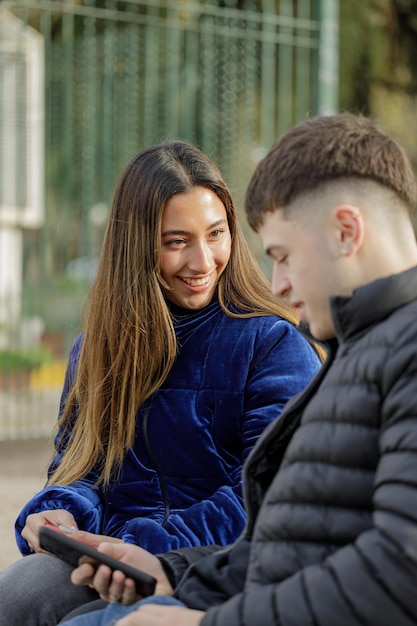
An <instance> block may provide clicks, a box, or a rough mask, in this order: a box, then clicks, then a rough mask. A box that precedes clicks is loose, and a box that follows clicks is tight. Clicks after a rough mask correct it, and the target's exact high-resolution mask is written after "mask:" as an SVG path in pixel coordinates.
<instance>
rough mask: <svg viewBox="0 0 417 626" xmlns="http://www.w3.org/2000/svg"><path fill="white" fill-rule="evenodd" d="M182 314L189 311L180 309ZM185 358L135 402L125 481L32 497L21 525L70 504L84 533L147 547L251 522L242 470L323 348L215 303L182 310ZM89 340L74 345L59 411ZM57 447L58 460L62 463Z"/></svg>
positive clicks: (82, 483) (284, 325)
mask: <svg viewBox="0 0 417 626" xmlns="http://www.w3.org/2000/svg"><path fill="white" fill-rule="evenodd" d="M183 313H184V311H183ZM175 330H176V335H177V339H178V346H179V351H178V356H177V359H176V362H175V364H174V367H173V369H172V370H171V372H170V374H169V376H168V378H167V379H166V381H165V382H164V384H163V385H162V387H161V388H160V389H158V391H157V392H156V393H155V394H154V395H153V397H152V399H151V402H147V403H145V405H144V406H142V407H140V409H139V411H138V415H137V432H136V440H135V443H134V446H133V447H132V449H131V450H129V451H128V453H127V455H126V458H125V460H124V463H123V467H122V471H121V474H120V477H119V479H118V481H117V482H116V483H114V484H112V485H111V486H110V488H107V489H106V490H104V491H103V490H100V489H99V488H97V486H96V485H95V482H96V479H97V474H96V473H95V472H94V471H92V472H91V473H90V474H89V475H88V476H86V477H85V478H84V479H83V480H79V481H78V482H76V483H74V484H72V485H70V486H59V485H58V486H57V485H54V486H50V487H46V488H44V489H43V490H42V491H40V492H39V493H38V494H37V495H35V496H34V497H33V498H32V499H31V500H30V501H29V502H28V503H27V504H26V506H25V507H24V508H23V510H22V512H21V513H20V515H19V517H18V519H17V522H16V535H17V543H18V546H19V548H20V550H21V552H22V553H23V554H27V553H29V552H30V548H29V547H28V545H27V543H26V541H25V540H24V539H23V538H22V536H21V530H22V528H23V527H24V525H25V520H26V517H27V516H28V515H29V514H31V513H37V512H40V511H44V510H50V509H66V510H68V511H70V512H71V513H72V514H73V515H74V517H75V519H76V521H77V524H78V526H79V528H81V529H83V530H87V531H90V532H94V533H102V534H105V535H110V536H114V537H119V538H122V539H123V540H124V541H126V542H129V543H136V544H139V545H141V546H143V547H144V548H146V549H147V550H150V551H151V552H164V551H167V550H172V549H175V548H179V547H185V546H196V545H206V544H220V545H225V544H228V543H230V542H232V541H234V540H235V539H236V537H237V536H238V535H239V533H240V532H241V531H242V529H243V527H244V524H245V512H244V508H243V500H242V493H241V470H242V465H243V463H244V461H245V459H246V458H247V456H248V454H249V452H250V450H251V449H252V448H253V446H254V444H255V442H256V440H257V438H258V436H259V435H260V434H261V432H262V431H263V430H264V428H265V427H266V425H267V424H269V423H270V422H271V421H272V420H273V419H274V418H276V417H277V415H278V414H279V413H280V412H281V410H282V407H283V406H284V404H285V403H286V402H287V400H288V399H289V398H291V397H292V396H293V395H294V394H295V393H297V392H298V391H300V390H301V389H303V388H304V387H305V386H306V384H307V383H308V382H309V381H310V379H311V378H312V376H313V375H314V374H315V373H316V372H317V370H318V369H319V367H320V362H319V359H318V357H317V356H316V353H315V352H314V350H313V349H312V347H311V346H310V344H309V343H308V342H307V340H306V339H305V338H304V337H303V336H302V335H301V333H300V332H299V331H298V330H297V329H296V328H295V327H294V326H292V325H291V324H290V323H288V322H287V321H285V320H282V319H280V318H278V317H272V316H264V317H254V318H232V317H229V316H227V315H226V314H225V313H224V312H223V311H222V309H221V307H220V305H219V303H218V301H217V299H215V300H214V301H213V302H212V303H211V304H210V305H209V306H207V307H206V308H204V309H201V310H198V311H195V312H191V313H190V312H188V314H187V315H182V316H176V317H175ZM81 343H82V336H79V337H78V338H77V339H76V340H75V342H74V344H73V346H72V349H71V354H70V360H69V365H68V369H67V374H66V380H65V385H64V389H63V393H62V400H61V407H62V406H63V403H64V402H65V399H66V397H67V394H68V390H69V387H70V384H71V380H73V378H74V374H75V371H76V367H77V362H78V357H79V353H80V348H81ZM61 453H62V450H59V449H58V450H57V454H56V457H55V459H54V460H53V461H52V464H51V468H53V467H54V466H55V465H56V464H57V463H59V458H60V455H61Z"/></svg>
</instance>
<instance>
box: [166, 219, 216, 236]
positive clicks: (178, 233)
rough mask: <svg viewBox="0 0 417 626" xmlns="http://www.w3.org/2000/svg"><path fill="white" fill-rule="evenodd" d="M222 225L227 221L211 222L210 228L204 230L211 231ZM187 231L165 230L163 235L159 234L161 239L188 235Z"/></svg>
mask: <svg viewBox="0 0 417 626" xmlns="http://www.w3.org/2000/svg"><path fill="white" fill-rule="evenodd" d="M223 224H227V220H226V219H224V218H222V219H220V220H217V221H216V222H213V224H210V226H207V229H206V230H211V229H212V228H216V226H222V225H223ZM189 234H190V233H189V231H187V230H180V229H178V230H176V229H173V230H165V231H164V232H163V233H161V236H162V237H169V236H171V235H189Z"/></svg>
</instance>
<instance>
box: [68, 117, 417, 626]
mask: <svg viewBox="0 0 417 626" xmlns="http://www.w3.org/2000/svg"><path fill="white" fill-rule="evenodd" d="M415 202H416V184H415V179H414V176H413V173H412V170H411V167H410V164H409V162H408V160H407V158H406V156H405V154H404V152H403V150H402V149H401V148H400V147H399V146H398V145H397V143H396V142H395V141H393V140H392V139H391V138H390V137H388V136H387V135H386V134H384V133H383V132H381V131H380V130H379V129H378V128H377V127H376V125H375V124H374V123H373V122H372V121H371V120H369V119H367V118H364V117H361V116H354V115H351V114H341V115H334V116H326V117H317V118H312V119H310V120H307V121H305V122H302V123H301V124H299V125H298V126H296V127H295V128H294V129H292V130H291V131H289V132H288V133H287V134H286V135H285V136H284V137H283V138H282V139H281V140H280V141H278V142H277V144H276V145H275V146H274V147H273V148H272V149H271V151H270V152H269V154H268V155H267V156H266V157H265V158H264V159H263V161H261V162H260V163H259V165H258V167H257V168H256V170H255V173H254V175H253V177H252V180H251V182H250V184H249V188H248V191H247V198H246V209H247V215H248V219H249V223H250V224H251V226H252V227H253V228H254V229H255V230H256V231H258V232H259V233H260V235H261V238H262V241H263V244H264V247H265V251H266V252H267V254H268V255H269V256H270V258H271V259H272V261H273V280H272V283H273V289H274V291H275V293H276V294H277V295H279V296H284V297H286V298H288V300H289V302H290V303H291V304H292V305H293V306H294V307H296V308H297V309H298V310H299V312H300V315H301V318H302V320H303V321H304V322H306V323H308V324H309V326H310V331H311V332H312V334H313V335H314V336H315V337H316V338H317V339H318V340H320V341H324V342H327V343H328V346H329V357H328V360H327V362H326V364H325V366H324V367H323V369H322V371H321V372H320V374H319V375H318V377H317V378H316V379H315V380H314V381H313V382H312V383H311V384H310V386H309V387H308V388H307V389H306V390H305V391H304V392H303V393H302V394H301V395H299V396H298V397H296V398H294V399H293V400H292V401H290V402H289V403H288V405H287V407H286V409H285V410H284V412H283V414H282V416H281V418H280V420H279V421H277V422H276V423H274V424H271V425H270V426H269V427H268V428H267V430H266V431H265V433H264V435H263V436H262V437H261V439H260V440H259V442H258V444H257V445H256V447H255V449H254V450H253V452H252V454H251V456H250V457H249V459H248V461H247V463H246V466H245V470H244V484H245V498H246V507H247V511H248V522H247V526H246V529H245V531H244V533H243V535H242V536H241V538H240V539H239V540H238V541H237V542H236V543H235V544H234V545H233V546H231V547H230V548H229V549H225V550H221V551H218V552H215V553H214V554H212V555H210V556H206V557H205V558H201V559H199V560H197V557H198V556H199V554H198V549H191V551H187V552H183V553H181V552H180V551H179V552H178V553H172V554H168V555H164V556H162V557H160V559H159V560H158V559H156V558H155V557H152V556H151V555H149V554H148V553H146V552H144V551H141V550H140V549H139V548H136V547H133V546H120V545H117V544H106V545H103V546H102V549H103V551H106V552H108V553H110V554H112V555H113V556H116V557H117V558H122V560H126V561H128V562H130V563H131V564H132V565H136V567H139V568H141V569H145V570H146V571H148V572H149V573H150V574H153V575H154V576H155V577H156V578H157V580H158V583H159V586H158V588H157V592H160V593H164V594H170V593H171V587H173V586H174V585H175V583H176V581H177V580H179V575H180V573H181V571H182V568H183V567H184V565H185V563H188V562H190V561H191V560H197V562H196V563H194V565H193V566H192V567H191V568H190V569H189V570H188V572H187V573H186V574H185V575H184V576H183V578H182V581H181V583H180V584H179V585H178V587H177V588H176V590H175V593H174V596H175V598H176V599H177V600H179V601H181V602H183V603H184V604H185V605H186V607H189V608H185V607H182V606H171V607H167V606H160V605H158V604H142V605H139V607H138V608H137V607H134V608H133V607H127V608H126V607H123V606H121V605H111V606H110V608H108V609H106V610H105V611H103V612H101V616H100V614H99V613H96V614H95V618H93V615H94V614H91V616H90V617H88V616H87V615H85V616H84V617H83V618H77V619H83V620H85V621H82V622H81V621H76V620H74V621H73V622H69V624H71V625H72V624H74V626H75V625H76V624H77V625H78V624H91V625H93V624H94V625H96V624H102V625H105V624H108V623H109V622H110V621H111V618H113V617H116V618H117V617H118V616H120V615H122V614H123V613H126V612H127V611H130V612H129V613H128V614H127V615H125V617H123V618H122V619H120V620H119V621H117V624H118V626H156V625H157V626H173V625H174V624H175V626H197V625H200V626H243V625H248V626H254V625H259V626H262V625H268V626H310V625H311V626H313V625H314V626H364V625H365V624H366V625H367V626H393V625H395V626H412V625H415V624H416V623H417V593H416V584H417V583H416V581H417V245H416V239H415V234H414V230H413V226H412V221H411V217H410V214H411V211H412V209H413V208H414V205H415ZM161 565H162V566H161ZM73 580H74V582H76V583H78V584H80V583H86V582H93V578H92V571H91V567H90V566H88V565H83V566H81V567H80V568H78V569H77V570H75V572H74V574H73ZM94 584H95V585H96V587H97V589H98V590H99V591H100V592H101V593H102V594H103V596H104V597H106V598H107V599H108V598H111V599H113V600H120V599H121V600H123V601H124V602H130V601H131V600H132V598H133V593H132V586H131V585H130V583H129V582H124V579H123V577H122V576H121V575H120V574H114V575H113V578H112V579H110V577H109V572H108V570H105V569H104V568H101V569H99V570H98V572H97V574H96V575H95V577H94ZM190 609H192V610H190ZM94 619H96V621H94ZM99 620H101V621H99ZM112 623H114V622H112Z"/></svg>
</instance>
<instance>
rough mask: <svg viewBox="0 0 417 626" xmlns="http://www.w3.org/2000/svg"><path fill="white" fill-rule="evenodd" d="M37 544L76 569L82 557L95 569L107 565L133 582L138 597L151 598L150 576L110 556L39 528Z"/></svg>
mask: <svg viewBox="0 0 417 626" xmlns="http://www.w3.org/2000/svg"><path fill="white" fill-rule="evenodd" d="M39 543H40V546H41V548H42V549H43V550H46V551H47V552H51V553H52V554H54V555H55V556H57V557H59V558H60V559H63V560H64V561H66V562H67V563H69V564H70V565H72V566H73V567H78V561H79V559H80V558H81V557H82V556H87V557H89V558H91V559H93V561H94V563H93V565H95V564H97V567H98V566H99V565H101V564H103V565H108V566H109V567H110V568H111V570H112V571H114V570H118V571H119V572H123V574H125V576H127V577H128V578H132V579H133V580H134V581H135V584H136V592H137V594H138V595H140V596H143V597H146V596H151V595H152V594H153V593H154V591H155V585H156V580H155V579H154V578H153V577H152V576H149V575H148V574H145V572H141V571H140V570H138V569H136V568H135V567H131V566H130V565H126V563H122V562H121V561H118V560H117V559H113V558H112V557H111V556H108V555H107V554H103V553H102V552H99V551H98V550H96V549H95V548H92V547H91V546H88V545H86V544H85V543H82V542H81V541H77V540H76V539H73V538H72V537H69V536H68V535H65V534H64V533H62V532H61V531H59V530H53V529H52V528H50V527H48V526H41V527H40V529H39Z"/></svg>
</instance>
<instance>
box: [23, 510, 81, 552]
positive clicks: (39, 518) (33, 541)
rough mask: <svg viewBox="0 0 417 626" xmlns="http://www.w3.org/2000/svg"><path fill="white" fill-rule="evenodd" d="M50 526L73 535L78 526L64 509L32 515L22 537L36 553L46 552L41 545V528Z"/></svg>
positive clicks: (27, 520)
mask: <svg viewBox="0 0 417 626" xmlns="http://www.w3.org/2000/svg"><path fill="white" fill-rule="evenodd" d="M46 524H50V525H52V526H56V527H57V529H59V528H60V527H63V528H66V529H68V530H70V532H71V533H72V532H73V531H75V530H76V529H77V524H76V522H75V519H74V517H73V515H71V513H68V511H65V510H64V509H53V510H52V511H42V513H32V515H28V516H27V518H26V524H25V527H24V528H23V530H22V537H23V539H26V541H27V542H28V544H29V547H30V548H32V550H34V551H35V552H44V550H41V547H40V545H39V528H40V527H41V526H45V525H46Z"/></svg>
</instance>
